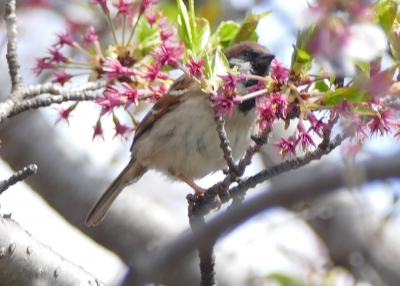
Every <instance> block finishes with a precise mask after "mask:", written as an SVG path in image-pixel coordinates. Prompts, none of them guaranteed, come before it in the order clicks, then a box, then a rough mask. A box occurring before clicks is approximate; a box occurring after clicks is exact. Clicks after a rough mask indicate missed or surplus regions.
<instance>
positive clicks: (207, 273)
mask: <svg viewBox="0 0 400 286" xmlns="http://www.w3.org/2000/svg"><path fill="white" fill-rule="evenodd" d="M189 223H190V227H191V229H192V232H193V234H194V235H196V234H197V233H198V231H199V230H201V229H203V228H204V227H206V223H205V220H204V216H196V215H193V214H192V213H191V212H189ZM197 250H198V252H199V258H200V274H201V283H200V285H201V286H214V285H216V278H215V274H216V273H215V270H214V266H215V255H214V253H213V251H214V244H213V243H210V244H203V243H199V244H198V245H197Z"/></svg>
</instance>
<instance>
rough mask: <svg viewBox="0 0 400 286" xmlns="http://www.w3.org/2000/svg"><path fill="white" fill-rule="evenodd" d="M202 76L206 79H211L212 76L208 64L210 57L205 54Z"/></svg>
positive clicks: (209, 63)
mask: <svg viewBox="0 0 400 286" xmlns="http://www.w3.org/2000/svg"><path fill="white" fill-rule="evenodd" d="M203 67H204V75H205V77H206V78H211V76H212V67H211V62H210V57H209V56H208V54H207V53H204V65H203Z"/></svg>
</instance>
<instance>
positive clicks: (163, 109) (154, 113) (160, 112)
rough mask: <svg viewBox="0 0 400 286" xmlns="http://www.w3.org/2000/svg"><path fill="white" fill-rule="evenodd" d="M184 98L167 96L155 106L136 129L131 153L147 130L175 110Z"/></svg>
mask: <svg viewBox="0 0 400 286" xmlns="http://www.w3.org/2000/svg"><path fill="white" fill-rule="evenodd" d="M182 98H183V96H175V95H169V94H166V95H164V96H163V97H161V98H160V100H159V101H157V103H156V104H154V106H153V108H152V109H151V110H150V111H149V112H148V113H147V114H146V116H145V117H144V118H143V119H142V121H140V123H139V125H138V126H137V128H136V132H135V137H134V138H133V142H132V146H131V149H130V150H131V151H132V148H133V145H135V142H136V140H138V139H139V138H140V136H142V135H143V133H145V132H146V131H147V130H149V129H150V128H151V127H152V126H153V125H154V123H155V122H156V121H157V120H159V119H160V118H161V117H163V116H164V115H165V114H166V113H168V112H170V111H171V110H173V109H175V108H176V107H177V106H178V105H179V102H180V101H181V100H182Z"/></svg>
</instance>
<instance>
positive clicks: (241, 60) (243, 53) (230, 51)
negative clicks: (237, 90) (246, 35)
mask: <svg viewBox="0 0 400 286" xmlns="http://www.w3.org/2000/svg"><path fill="white" fill-rule="evenodd" d="M225 56H226V57H227V59H228V61H229V64H230V65H231V67H234V66H238V68H239V71H240V72H242V73H247V74H249V73H251V74H254V75H259V76H266V75H268V73H269V67H270V65H271V62H272V60H273V59H274V58H275V56H274V55H273V54H271V52H270V51H269V50H268V49H267V48H266V47H264V46H262V45H260V44H259V43H257V42H253V41H245V42H241V43H239V44H236V45H233V46H232V47H229V48H227V49H226V50H225Z"/></svg>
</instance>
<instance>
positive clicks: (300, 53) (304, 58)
mask: <svg viewBox="0 0 400 286" xmlns="http://www.w3.org/2000/svg"><path fill="white" fill-rule="evenodd" d="M293 47H294V48H295V49H296V52H297V61H300V62H302V63H305V62H308V61H309V60H310V59H311V57H310V55H309V54H308V53H307V52H306V51H305V50H303V49H301V48H299V47H296V46H293Z"/></svg>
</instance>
